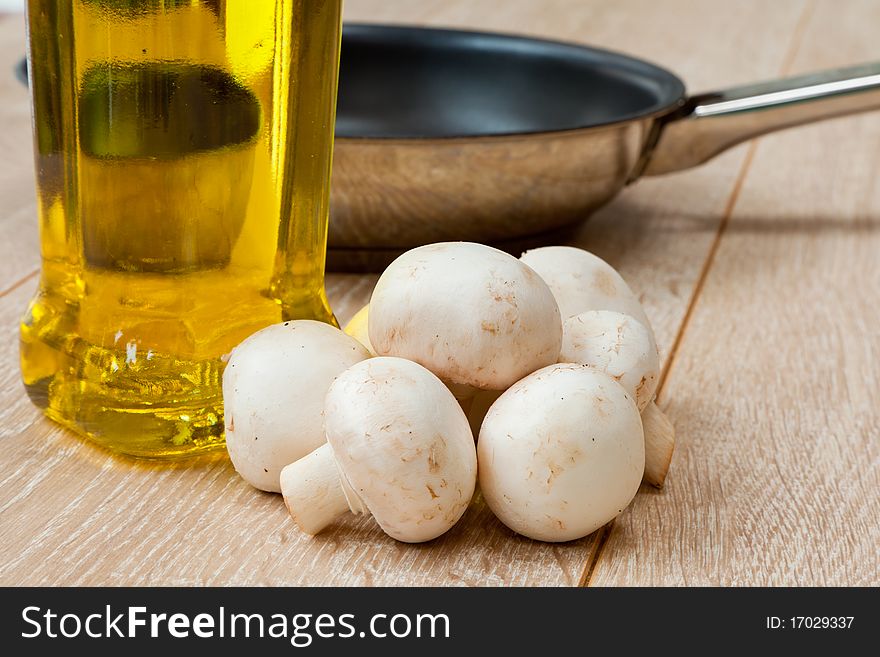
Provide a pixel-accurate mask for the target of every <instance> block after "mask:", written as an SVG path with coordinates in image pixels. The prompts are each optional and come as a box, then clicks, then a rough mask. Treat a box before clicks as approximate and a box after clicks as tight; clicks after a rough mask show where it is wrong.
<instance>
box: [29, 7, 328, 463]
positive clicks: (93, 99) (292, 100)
mask: <svg viewBox="0 0 880 657" xmlns="http://www.w3.org/2000/svg"><path fill="white" fill-rule="evenodd" d="M27 11H28V32H29V53H28V61H29V67H30V80H31V90H32V96H33V116H34V138H35V153H36V166H37V195H38V215H39V217H38V218H39V224H40V241H41V249H42V263H43V267H42V275H41V280H40V286H39V290H38V292H37V294H36V296H35V298H34V299H33V301H32V302H31V304H30V306H29V308H28V309H27V312H26V314H25V316H24V318H23V320H22V324H21V371H22V376H23V379H24V384H25V387H26V389H27V391H28V394H29V395H30V397H31V399H32V400H33V401H34V402H35V403H36V404H37V405H39V406H40V407H42V408H44V409H45V412H46V413H47V414H48V415H49V417H51V418H53V419H55V420H57V421H59V422H61V423H63V424H65V425H67V426H69V427H71V428H73V429H74V430H76V431H78V432H79V433H81V434H84V435H86V436H88V437H89V438H91V439H92V440H94V441H96V442H98V443H100V444H101V445H103V446H105V447H107V448H109V449H111V450H114V451H118V452H122V453H126V454H130V455H136V456H143V457H177V456H186V455H190V454H193V453H197V452H200V451H204V450H209V449H212V448H215V447H218V446H222V444H223V420H222V412H223V410H222V398H221V385H220V384H221V376H222V370H223V356H224V354H226V353H228V352H229V351H230V350H231V349H232V347H234V346H235V345H236V344H237V343H238V342H240V341H241V340H242V339H244V338H245V337H246V336H248V335H250V334H251V333H253V332H254V331H256V330H258V329H260V328H262V327H264V326H267V325H269V324H272V323H275V322H279V321H282V320H284V319H292V318H312V319H319V320H323V321H328V322H332V321H334V320H333V316H332V313H331V312H330V309H329V307H328V304H327V300H326V297H325V294H324V282H323V281H324V261H325V252H326V235H327V222H328V198H329V193H328V192H329V178H330V166H331V158H332V146H333V127H334V119H335V106H336V84H337V77H338V57H339V45H340V36H341V0H29V1H28V8H27ZM304 375H305V373H304Z"/></svg>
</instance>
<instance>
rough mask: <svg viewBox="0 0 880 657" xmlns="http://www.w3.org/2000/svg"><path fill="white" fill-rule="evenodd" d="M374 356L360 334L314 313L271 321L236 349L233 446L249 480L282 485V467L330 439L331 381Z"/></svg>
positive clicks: (226, 385) (231, 368) (231, 393)
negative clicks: (326, 419)
mask: <svg viewBox="0 0 880 657" xmlns="http://www.w3.org/2000/svg"><path fill="white" fill-rule="evenodd" d="M369 357H370V354H369V353H368V352H367V350H366V349H365V348H364V347H363V346H361V344H360V343H358V341H357V340H355V339H354V338H351V337H349V336H347V335H345V334H344V333H343V332H342V331H340V330H339V329H337V328H334V327H333V326H329V325H327V324H323V323H321V322H314V321H309V320H300V321H292V322H285V323H283V324H276V325H274V326H269V327H268V328H265V329H263V330H261V331H258V332H257V333H255V334H253V335H252V336H250V337H249V338H247V339H246V340H245V341H244V342H242V343H241V344H240V345H238V346H237V347H236V348H235V349H233V351H232V355H231V356H230V358H229V361H228V362H227V364H226V369H225V371H224V373H223V404H224V407H225V412H224V415H225V418H226V449H227V450H228V451H229V457H230V458H231V459H232V464H233V465H234V466H235V469H236V470H237V471H238V473H239V474H240V475H241V476H242V477H243V478H244V479H245V481H247V482H248V483H250V484H251V485H252V486H255V487H256V488H259V489H261V490H265V491H270V492H276V493H277V492H280V491H281V486H280V483H279V476H280V474H281V469H282V468H283V467H284V466H285V465H287V464H288V463H292V462H293V461H296V460H297V459H299V458H301V457H303V456H305V455H306V454H308V453H309V452H311V451H312V450H314V449H315V448H316V447H318V446H319V445H321V444H322V443H323V442H324V432H323V426H322V423H323V419H322V417H321V412H322V411H323V408H324V396H325V395H326V394H327V389H328V388H329V387H330V383H331V382H332V381H333V379H335V378H336V377H337V376H338V375H340V374H342V372H344V371H345V370H346V369H348V368H349V367H351V366H352V365H354V364H355V363H358V362H360V361H362V360H364V359H366V358H369Z"/></svg>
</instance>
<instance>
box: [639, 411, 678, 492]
mask: <svg viewBox="0 0 880 657" xmlns="http://www.w3.org/2000/svg"><path fill="white" fill-rule="evenodd" d="M642 426H643V427H644V429H645V475H644V478H643V481H644V482H645V483H648V484H651V485H652V486H656V487H657V488H662V487H663V482H664V481H666V473H667V472H668V471H669V463H670V462H671V461H672V451H673V449H675V428H674V427H673V426H672V422H670V421H669V418H668V417H666V414H665V413H664V412H663V411H661V410H660V408H659V407H658V406H657V404H656V403H655V402H653V401H652V402H651V403H649V404H648V405H647V406H646V407H645V410H644V411H642Z"/></svg>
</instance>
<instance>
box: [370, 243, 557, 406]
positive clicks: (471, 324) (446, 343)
mask: <svg viewBox="0 0 880 657" xmlns="http://www.w3.org/2000/svg"><path fill="white" fill-rule="evenodd" d="M369 326H370V341H371V342H372V344H373V347H374V348H375V350H376V353H378V354H380V355H386V356H389V355H390V356H399V357H401V358H407V359H410V360H413V361H416V362H417V363H420V364H422V365H424V366H425V367H427V368H428V369H429V370H431V371H432V372H434V374H436V375H437V376H439V377H440V378H441V379H443V380H444V381H445V382H447V383H453V384H462V385H467V386H472V387H474V388H480V389H483V390H503V389H505V388H507V387H508V386H510V385H512V384H513V383H515V382H516V381H518V380H519V379H521V378H522V377H524V376H526V375H527V374H529V373H531V372H533V371H535V370H536V369H538V368H541V367H544V366H546V365H548V364H550V363H555V362H556V359H557V357H558V356H559V349H560V346H561V343H562V321H561V319H560V315H559V308H558V307H557V305H556V301H555V300H554V298H553V293H552V292H551V291H550V289H549V288H548V287H547V284H546V283H544V281H543V280H541V278H540V276H538V275H537V274H536V273H535V272H534V271H532V270H531V269H530V268H529V267H527V266H526V265H524V264H523V263H522V262H520V261H519V260H517V259H516V258H514V257H513V256H510V255H508V254H507V253H504V252H502V251H499V250H497V249H493V248H491V247H488V246H484V245H481V244H472V243H467V242H454V243H453V242H450V243H442V244H431V245H429V246H423V247H419V248H417V249H413V250H412V251H408V252H407V253H404V254H403V255H402V256H400V257H399V258H398V259H397V260H395V261H394V262H393V263H392V264H391V265H390V266H389V267H388V269H386V270H385V273H384V274H382V277H381V278H380V279H379V282H378V283H377V285H376V289H375V290H374V291H373V296H372V299H371V301H370V320H369Z"/></svg>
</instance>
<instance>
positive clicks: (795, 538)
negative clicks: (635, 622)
mask: <svg viewBox="0 0 880 657" xmlns="http://www.w3.org/2000/svg"><path fill="white" fill-rule="evenodd" d="M846 7H847V10H846V11H840V5H839V4H837V3H834V2H829V1H824V0H823V1H822V2H818V3H817V4H816V6H815V8H814V9H813V10H811V12H810V15H809V20H808V22H807V24H806V29H805V30H804V33H803V37H802V40H801V43H800V45H799V47H798V49H797V51H796V53H795V56H794V57H793V62H792V66H791V67H790V70H789V71H786V72H790V73H793V74H796V73H801V72H808V71H810V70H814V69H819V68H824V67H833V66H843V65H848V64H854V63H858V62H860V61H864V60H868V59H871V58H875V59H876V58H877V57H878V55H880V50H878V48H877V40H876V38H875V35H874V34H872V33H871V32H873V31H871V30H865V29H863V28H862V26H863V25H867V24H873V25H877V24H878V21H880V6H878V5H877V3H875V2H870V1H860V2H850V3H847V6H846ZM832 44H833V45H832ZM878 169H880V116H878V115H877V114H873V115H865V116H862V117H858V118H852V119H841V120H837V121H833V122H829V123H827V124H824V125H818V126H814V127H809V128H803V129H800V130H797V131H792V132H788V133H783V134H779V135H775V136H771V137H767V138H765V139H763V140H762V141H761V142H760V144H759V145H758V146H757V148H756V152H755V157H754V159H753V162H752V164H751V166H750V168H749V171H748V175H747V177H746V178H745V182H744V185H743V188H742V191H741V193H740V194H739V198H738V200H737V202H736V206H735V208H734V211H733V213H732V215H731V217H730V220H729V222H728V223H727V225H726V227H725V230H724V231H723V235H722V239H721V240H720V243H719V247H718V251H717V255H716V257H715V258H714V262H713V264H712V267H711V270H710V271H709V273H708V276H707V279H706V282H705V285H704V287H703V289H702V294H701V295H700V297H699V299H698V300H697V302H696V307H695V309H694V312H693V316H692V319H691V321H690V322H689V323H688V325H687V327H686V331H685V333H684V337H683V340H682V343H681V347H680V349H679V350H678V354H677V357H676V359H675V362H674V363H673V364H672V369H671V372H670V375H669V378H668V380H667V383H666V385H665V387H664V389H663V393H662V398H661V401H662V403H661V406H662V405H665V406H666V408H667V411H668V413H669V414H670V416H671V418H672V420H673V421H674V423H675V425H676V428H677V431H678V435H679V437H680V440H679V444H678V451H677V452H676V454H675V456H674V458H673V464H672V469H671V471H670V476H669V479H668V480H667V485H666V489H665V491H664V493H663V495H662V505H661V506H662V510H660V509H658V502H657V500H656V499H652V496H651V495H644V496H641V497H640V498H638V499H637V500H636V503H635V504H634V505H633V506H632V507H631V508H630V509H629V510H628V511H627V513H626V514H625V515H624V516H623V517H621V518H620V519H618V521H617V522H616V523H615V525H614V527H613V529H612V531H611V534H610V537H609V540H608V542H607V543H606V545H605V547H604V549H603V551H602V554H601V557H600V559H599V561H598V563H597V564H596V566H595V568H594V570H593V574H592V578H591V580H590V583H591V584H593V585H620V584H643V585H668V584H692V585H744V584H747V585H831V586H838V585H874V586H876V585H877V584H878V583H880V550H878V546H880V523H878V518H880V496H878V494H877V491H878V490H880V414H878V410H877V409H878V408H880V390H878V382H880V329H878V326H880V310H878V306H877V299H880V259H878V253H880V187H878V185H877V171H878Z"/></svg>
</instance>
